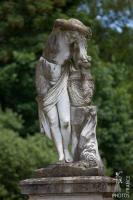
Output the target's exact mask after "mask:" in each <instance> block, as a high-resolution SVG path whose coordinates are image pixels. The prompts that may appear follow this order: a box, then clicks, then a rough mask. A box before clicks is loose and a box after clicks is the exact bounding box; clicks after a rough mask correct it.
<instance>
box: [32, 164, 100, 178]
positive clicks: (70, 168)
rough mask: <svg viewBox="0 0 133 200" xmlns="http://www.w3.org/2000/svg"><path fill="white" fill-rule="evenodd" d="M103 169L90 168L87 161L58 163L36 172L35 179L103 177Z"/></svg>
mask: <svg viewBox="0 0 133 200" xmlns="http://www.w3.org/2000/svg"><path fill="white" fill-rule="evenodd" d="M103 175H104V174H103V168H99V167H98V166H96V167H90V166H89V163H87V162H85V161H77V162H74V163H56V164H51V165H49V166H48V167H46V168H41V169H37V170H35V173H34V177H37V178H43V177H74V176H103Z"/></svg>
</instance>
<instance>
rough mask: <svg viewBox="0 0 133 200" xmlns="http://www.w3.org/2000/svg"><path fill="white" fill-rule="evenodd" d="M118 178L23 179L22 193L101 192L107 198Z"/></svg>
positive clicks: (34, 194)
mask: <svg viewBox="0 0 133 200" xmlns="http://www.w3.org/2000/svg"><path fill="white" fill-rule="evenodd" d="M115 183H116V180H115V179H113V178H110V177H104V176H88V177H87V176H82V177H81V176H77V177H49V178H34V179H27V180H24V181H21V183H20V187H21V192H22V194H27V195H29V196H31V195H32V196H36V195H39V196H41V195H55V196H56V195H57V196H58V195H63V196H64V195H71V196H74V195H79V196H80V195H88V197H89V196H90V194H92V193H93V194H101V195H103V196H106V198H107V197H108V198H109V197H111V195H112V193H113V192H115Z"/></svg>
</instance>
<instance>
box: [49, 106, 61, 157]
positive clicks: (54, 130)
mask: <svg viewBox="0 0 133 200" xmlns="http://www.w3.org/2000/svg"><path fill="white" fill-rule="evenodd" d="M47 116H48V120H49V124H50V129H51V134H52V138H53V140H54V143H55V146H56V149H57V152H58V155H59V161H63V160H64V151H63V141H62V135H61V131H60V129H59V119H58V112H57V108H56V106H54V107H53V108H52V109H51V110H50V111H49V112H48V113H47Z"/></svg>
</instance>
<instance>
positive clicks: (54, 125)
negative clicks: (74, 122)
mask: <svg viewBox="0 0 133 200" xmlns="http://www.w3.org/2000/svg"><path fill="white" fill-rule="evenodd" d="M50 127H51V128H56V127H58V122H57V121H56V120H53V121H50Z"/></svg>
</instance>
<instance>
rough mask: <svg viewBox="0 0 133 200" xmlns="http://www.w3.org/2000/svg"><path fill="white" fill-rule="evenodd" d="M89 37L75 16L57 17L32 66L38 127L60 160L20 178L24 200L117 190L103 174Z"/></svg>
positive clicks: (98, 198) (102, 195)
mask: <svg viewBox="0 0 133 200" xmlns="http://www.w3.org/2000/svg"><path fill="white" fill-rule="evenodd" d="M90 37H91V30H90V28H88V27H86V26H85V25H84V24H83V23H82V22H80V21H79V20H77V19H69V20H64V19H57V20H56V21H55V24H54V27H53V30H52V33H51V34H50V36H49V38H48V41H47V43H46V45H45V48H44V51H43V54H42V56H41V57H40V60H39V62H38V65H37V67H36V88H37V93H38V95H37V102H38V111H39V121H40V128H41V132H43V133H45V134H46V135H47V136H48V137H49V138H50V139H52V140H53V142H54V144H55V146H56V149H57V152H58V155H59V161H58V162H57V163H55V164H50V165H49V166H47V167H42V168H40V169H37V170H35V172H34V176H33V178H30V179H26V180H23V181H21V182H20V188H21V193H22V194H26V195H28V197H29V200H52V199H55V200H59V199H60V200H61V199H66V200H70V199H71V200H75V199H76V200H77V199H84V200H92V199H93V200H109V199H110V200H111V199H113V198H112V196H113V195H115V193H114V192H116V191H117V190H116V180H115V179H113V178H111V177H106V176H104V173H103V165H102V161H101V158H100V155H99V151H98V144H97V139H96V124H97V111H96V107H95V106H94V105H93V104H92V101H91V98H92V96H93V91H94V82H93V78H92V75H91V57H90V56H88V55H87V49H86V47H87V39H89V38H90ZM70 147H71V148H70Z"/></svg>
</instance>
